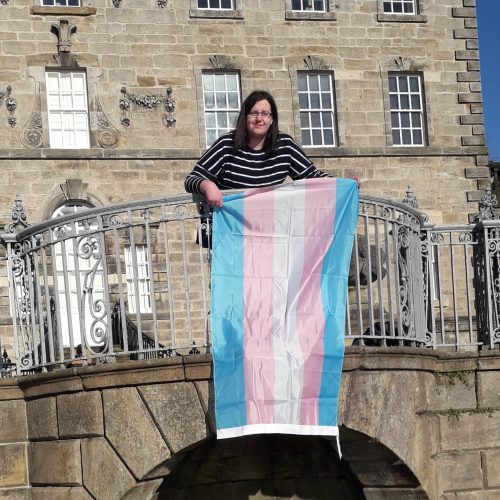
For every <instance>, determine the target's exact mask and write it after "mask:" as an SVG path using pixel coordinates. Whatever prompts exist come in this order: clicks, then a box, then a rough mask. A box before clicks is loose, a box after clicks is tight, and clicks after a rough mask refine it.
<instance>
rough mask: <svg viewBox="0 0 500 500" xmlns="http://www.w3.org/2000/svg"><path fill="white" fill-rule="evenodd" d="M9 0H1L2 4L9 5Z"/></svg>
mask: <svg viewBox="0 0 500 500" xmlns="http://www.w3.org/2000/svg"><path fill="white" fill-rule="evenodd" d="M8 3H9V0H0V5H7V4H8Z"/></svg>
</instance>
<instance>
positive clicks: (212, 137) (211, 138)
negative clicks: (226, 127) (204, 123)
mask: <svg viewBox="0 0 500 500" xmlns="http://www.w3.org/2000/svg"><path fill="white" fill-rule="evenodd" d="M221 135H222V134H221ZM216 139H217V131H216V130H207V146H211V145H212V144H213V143H214V142H215V141H216Z"/></svg>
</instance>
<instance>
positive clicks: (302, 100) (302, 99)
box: [299, 94, 309, 109]
mask: <svg viewBox="0 0 500 500" xmlns="http://www.w3.org/2000/svg"><path fill="white" fill-rule="evenodd" d="M299 106H300V108H301V109H307V108H308V107H309V102H308V100H307V94H299Z"/></svg>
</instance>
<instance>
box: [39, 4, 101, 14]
mask: <svg viewBox="0 0 500 500" xmlns="http://www.w3.org/2000/svg"><path fill="white" fill-rule="evenodd" d="M96 12H97V9H96V8H95V7H56V6H54V7H48V6H45V5H33V6H32V7H31V8H30V14H33V15H39V16H93V15H94V14H95V13H96Z"/></svg>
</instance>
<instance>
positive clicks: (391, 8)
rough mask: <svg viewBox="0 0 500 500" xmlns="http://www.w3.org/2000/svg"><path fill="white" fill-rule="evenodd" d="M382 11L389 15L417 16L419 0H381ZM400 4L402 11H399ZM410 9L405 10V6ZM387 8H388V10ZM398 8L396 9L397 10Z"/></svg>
mask: <svg viewBox="0 0 500 500" xmlns="http://www.w3.org/2000/svg"><path fill="white" fill-rule="evenodd" d="M381 2H382V12H383V13H384V14H387V15H391V16H392V15H396V16H416V15H418V0H381ZM398 6H399V7H401V11H398V10H397V9H398ZM408 7H410V10H407V11H405V8H408ZM386 9H387V10H386ZM395 9H396V10H395Z"/></svg>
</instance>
